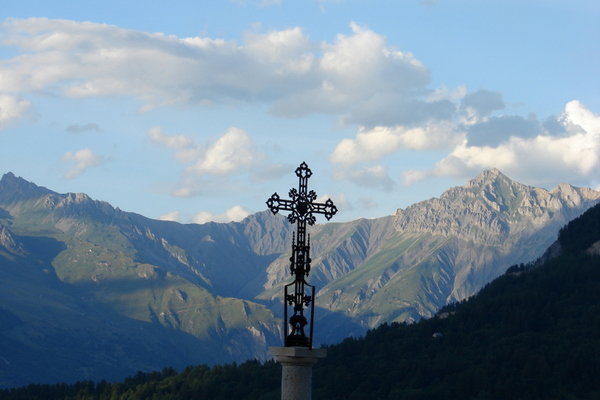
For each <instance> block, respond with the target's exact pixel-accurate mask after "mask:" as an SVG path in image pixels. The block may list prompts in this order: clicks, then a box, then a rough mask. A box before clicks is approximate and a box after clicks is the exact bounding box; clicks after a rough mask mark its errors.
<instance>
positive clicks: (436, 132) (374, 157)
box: [331, 122, 463, 165]
mask: <svg viewBox="0 0 600 400" xmlns="http://www.w3.org/2000/svg"><path fill="white" fill-rule="evenodd" d="M462 138H463V136H462V135H460V133H457V132H456V128H455V125H454V124H452V123H448V122H440V123H428V124H424V125H423V126H418V127H412V128H411V127H405V126H393V127H388V126H377V127H375V128H373V129H365V128H360V129H359V130H358V133H357V134H356V138H355V139H343V140H342V141H341V142H340V143H338V145H337V146H336V147H335V149H334V151H333V153H332V154H331V162H333V163H335V164H342V165H352V164H356V163H361V162H373V161H378V160H380V159H381V158H382V157H384V156H385V155H388V154H391V153H394V152H396V151H398V150H399V149H401V148H405V149H413V150H426V149H436V148H447V147H452V146H453V145H455V144H458V143H460V141H461V140H462Z"/></svg>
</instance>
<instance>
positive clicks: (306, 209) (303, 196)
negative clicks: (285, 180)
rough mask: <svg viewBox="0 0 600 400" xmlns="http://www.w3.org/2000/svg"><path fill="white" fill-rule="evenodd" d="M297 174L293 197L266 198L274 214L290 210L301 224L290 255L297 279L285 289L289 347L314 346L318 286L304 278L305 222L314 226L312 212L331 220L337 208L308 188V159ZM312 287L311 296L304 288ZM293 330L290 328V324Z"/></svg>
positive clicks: (307, 251) (307, 255) (307, 266)
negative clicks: (290, 291) (307, 309)
mask: <svg viewBox="0 0 600 400" xmlns="http://www.w3.org/2000/svg"><path fill="white" fill-rule="evenodd" d="M295 172H296V176H297V177H298V189H296V188H292V189H290V191H289V192H288V194H289V196H290V199H282V198H280V197H279V195H278V194H277V193H273V195H272V196H271V197H270V198H269V199H268V200H267V202H266V203H267V207H269V210H271V212H272V213H273V214H277V213H278V212H279V211H289V212H290V213H289V214H288V216H287V219H288V221H289V222H290V223H291V224H295V223H298V229H297V230H296V237H295V239H293V240H292V256H291V257H290V271H291V273H292V275H294V282H292V283H290V284H288V285H285V290H284V317H285V320H286V326H285V329H284V332H285V345H286V346H303V347H309V348H310V347H311V346H312V331H313V321H314V318H313V315H314V298H315V295H314V294H315V287H314V286H312V285H309V284H308V283H306V281H305V277H306V276H308V274H309V272H310V263H311V258H310V236H309V237H308V238H307V235H306V224H308V225H314V224H315V222H316V217H315V215H313V214H322V215H324V216H325V218H327V220H330V219H331V218H332V217H333V216H334V215H335V214H336V213H337V211H338V209H337V207H336V206H335V205H334V204H333V201H332V200H331V199H327V201H326V202H325V203H316V202H315V201H316V199H317V193H316V192H315V191H314V190H311V191H308V189H307V186H308V179H309V178H310V177H311V176H312V171H311V170H310V168H308V165H306V163H305V162H303V163H302V164H300V166H299V167H298V168H296V171H295ZM291 286H294V294H288V288H291ZM306 289H308V290H310V293H311V294H310V295H308V294H306V293H305V290H306ZM288 305H289V306H293V315H292V316H291V317H290V318H289V320H288V319H287V315H288V314H287V313H288V311H287V306H288ZM305 307H310V308H311V310H312V311H311V312H310V334H309V336H307V335H306V332H305V331H304V328H305V326H306V325H307V324H308V321H307V320H306V317H305V316H304V308H305ZM288 324H289V327H290V330H291V331H289V330H288V326H287V325H288Z"/></svg>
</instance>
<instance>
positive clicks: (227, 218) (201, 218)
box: [193, 206, 250, 224]
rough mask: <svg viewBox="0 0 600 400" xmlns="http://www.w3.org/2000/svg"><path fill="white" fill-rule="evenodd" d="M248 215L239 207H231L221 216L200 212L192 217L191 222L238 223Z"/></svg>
mask: <svg viewBox="0 0 600 400" xmlns="http://www.w3.org/2000/svg"><path fill="white" fill-rule="evenodd" d="M248 215H250V213H249V212H248V211H246V210H245V209H244V208H243V207H241V206H233V207H231V208H230V209H229V210H227V211H225V212H224V213H223V214H212V213H210V212H208V211H201V212H199V213H198V214H196V215H194V218H193V221H194V222H195V223H197V224H205V223H207V222H232V221H233V222H239V221H241V220H243V219H244V218H246V217H247V216H248Z"/></svg>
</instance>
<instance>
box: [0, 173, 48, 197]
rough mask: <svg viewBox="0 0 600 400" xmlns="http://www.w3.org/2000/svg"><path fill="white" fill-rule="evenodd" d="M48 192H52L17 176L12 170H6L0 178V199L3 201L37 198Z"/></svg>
mask: <svg viewBox="0 0 600 400" xmlns="http://www.w3.org/2000/svg"><path fill="white" fill-rule="evenodd" d="M50 193H54V192H53V191H51V190H49V189H46V188H45V187H41V186H37V185H36V184H34V183H31V182H29V181H27V180H25V179H23V178H21V177H17V176H16V175H15V174H13V173H12V172H7V173H6V174H4V175H3V176H2V179H0V201H3V202H5V203H10V202H14V201H19V200H27V199H31V198H37V197H40V196H43V195H46V194H50Z"/></svg>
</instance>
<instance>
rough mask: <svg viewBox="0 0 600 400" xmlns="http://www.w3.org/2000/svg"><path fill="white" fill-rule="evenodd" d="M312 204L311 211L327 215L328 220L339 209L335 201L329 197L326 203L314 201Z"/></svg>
mask: <svg viewBox="0 0 600 400" xmlns="http://www.w3.org/2000/svg"><path fill="white" fill-rule="evenodd" d="M311 205H312V210H311V212H313V213H317V214H323V215H325V218H327V220H328V221H329V220H330V219H331V217H333V216H334V215H335V214H336V213H337V211H338V209H337V207H336V206H335V205H334V204H333V201H331V199H327V201H326V202H325V203H312V204H311Z"/></svg>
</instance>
